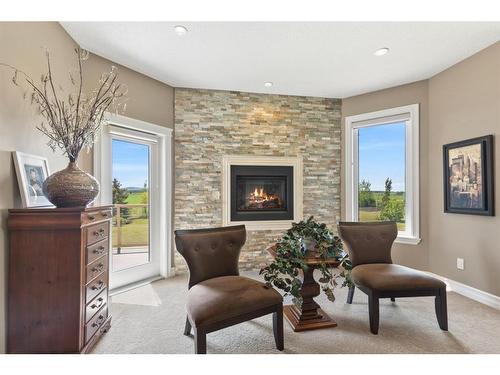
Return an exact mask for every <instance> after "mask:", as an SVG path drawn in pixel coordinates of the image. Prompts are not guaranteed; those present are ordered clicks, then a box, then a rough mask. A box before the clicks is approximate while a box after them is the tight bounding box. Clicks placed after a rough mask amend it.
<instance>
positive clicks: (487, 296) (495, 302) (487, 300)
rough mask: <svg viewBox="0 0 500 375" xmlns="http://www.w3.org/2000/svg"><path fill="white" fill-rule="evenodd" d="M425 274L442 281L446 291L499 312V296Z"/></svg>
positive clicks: (438, 276)
mask: <svg viewBox="0 0 500 375" xmlns="http://www.w3.org/2000/svg"><path fill="white" fill-rule="evenodd" d="M427 274H429V275H431V276H434V277H436V278H438V279H440V280H442V281H444V282H445V283H446V286H447V288H446V289H447V290H448V291H453V292H455V293H458V294H461V295H462V296H464V297H467V298H470V299H472V300H474V301H477V302H479V303H482V304H484V305H487V306H490V307H492V308H494V309H497V310H500V297H499V296H496V295H494V294H491V293H488V292H485V291H483V290H480V289H476V288H474V287H472V286H469V285H465V284H462V283H460V282H458V281H455V280H451V279H448V278H447V277H444V276H440V275H436V274H435V273H432V272H427Z"/></svg>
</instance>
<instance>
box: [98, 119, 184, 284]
mask: <svg viewBox="0 0 500 375" xmlns="http://www.w3.org/2000/svg"><path fill="white" fill-rule="evenodd" d="M109 125H114V126H119V127H123V128H125V129H129V130H135V131H140V132H148V133H151V134H152V135H154V136H156V137H157V138H158V150H157V153H158V164H159V173H158V185H159V186H160V189H159V207H160V210H159V215H158V218H157V220H159V222H160V223H159V228H162V229H163V230H160V233H159V248H160V249H159V253H160V276H161V277H170V276H173V275H174V274H175V271H174V268H173V267H172V263H173V262H172V251H171V250H172V248H171V244H172V215H171V209H172V160H171V155H172V129H169V128H166V127H163V126H159V125H155V124H151V123H148V122H144V121H141V120H136V119H132V118H129V117H125V116H121V115H115V114H112V113H107V114H106V119H105V122H104V123H103V126H101V129H100V132H99V134H98V136H97V142H96V143H95V144H94V152H93V159H94V163H93V164H94V177H95V178H96V179H97V180H98V181H99V182H101V181H103V180H104V177H105V176H106V177H107V176H109V175H110V174H111V166H110V165H107V164H105V163H102V161H103V160H111V145H103V140H104V139H107V137H105V136H104V135H105V134H106V132H108V126H109ZM162 186H163V187H164V188H161V187H162ZM107 197H111V186H107V185H106V184H101V193H100V194H99V196H98V197H97V199H96V204H101V205H106V204H112V202H111V201H110V199H109V198H107ZM110 272H111V270H110ZM110 274H111V273H110Z"/></svg>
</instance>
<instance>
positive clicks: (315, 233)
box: [260, 216, 352, 304]
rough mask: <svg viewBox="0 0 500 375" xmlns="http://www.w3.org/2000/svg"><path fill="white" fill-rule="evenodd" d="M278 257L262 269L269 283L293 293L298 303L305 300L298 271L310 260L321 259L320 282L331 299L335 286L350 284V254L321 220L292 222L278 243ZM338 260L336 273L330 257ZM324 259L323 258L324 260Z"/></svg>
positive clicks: (304, 269)
mask: <svg viewBox="0 0 500 375" xmlns="http://www.w3.org/2000/svg"><path fill="white" fill-rule="evenodd" d="M275 252H276V256H275V258H274V260H273V261H272V262H271V264H269V265H268V266H266V267H264V268H262V269H261V270H260V274H261V275H263V277H264V280H265V281H266V283H267V284H268V285H273V286H275V287H276V288H278V289H281V290H283V291H284V292H285V295H292V296H293V301H294V303H295V304H301V303H302V297H301V295H300V288H301V286H302V281H301V279H300V278H299V271H300V270H302V271H307V270H308V267H309V265H308V264H307V259H308V258H310V257H314V258H315V260H319V263H318V264H316V267H317V268H318V269H319V271H320V274H321V276H320V278H319V279H318V282H319V284H320V286H321V289H322V291H323V292H324V293H325V294H326V296H327V298H328V299H329V300H330V301H332V302H333V301H335V294H334V289H335V288H336V287H337V286H338V285H339V281H338V279H339V278H340V279H342V283H341V286H342V287H344V286H351V285H352V280H351V269H352V265H351V262H350V260H349V256H348V254H347V253H346V252H344V250H343V244H342V240H341V239H340V238H339V237H338V236H336V235H334V234H333V232H332V231H331V230H330V229H328V227H327V226H326V224H324V223H318V222H317V221H316V220H314V217H313V216H311V217H309V218H308V219H307V220H302V221H300V222H298V223H293V224H292V227H291V228H290V229H289V230H287V231H286V232H285V234H284V235H283V236H282V237H281V239H280V240H279V241H278V242H277V244H276V249H275ZM331 258H336V259H337V260H338V261H339V263H340V264H339V269H340V272H335V271H334V269H333V268H332V266H331V265H329V264H331V263H330V262H327V260H328V259H330V260H331ZM322 260H323V261H322Z"/></svg>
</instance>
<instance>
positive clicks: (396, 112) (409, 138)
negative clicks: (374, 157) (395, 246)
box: [344, 104, 420, 245]
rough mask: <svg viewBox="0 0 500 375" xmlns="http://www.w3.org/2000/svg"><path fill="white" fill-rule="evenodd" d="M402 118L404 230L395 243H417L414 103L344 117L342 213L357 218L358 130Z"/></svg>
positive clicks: (417, 123)
mask: <svg viewBox="0 0 500 375" xmlns="http://www.w3.org/2000/svg"><path fill="white" fill-rule="evenodd" d="M402 121H405V122H406V148H405V149H406V155H405V162H406V166H405V167H406V171H405V185H406V186H405V190H406V199H405V202H406V207H405V211H406V217H405V223H406V230H405V231H404V232H398V237H397V239H396V242H398V243H405V244H412V245H416V244H418V243H419V242H420V182H419V178H420V176H419V171H420V159H419V133H420V130H419V129H420V121H419V105H418V104H412V105H407V106H402V107H397V108H390V109H384V110H381V111H376V112H370V113H363V114H359V115H355V116H348V117H346V118H345V162H344V167H345V181H346V183H345V188H346V190H345V191H346V194H345V196H346V205H345V216H346V220H348V221H358V185H359V176H358V171H359V166H358V156H359V154H358V129H360V128H364V127H369V126H375V125H382V124H390V123H397V122H402Z"/></svg>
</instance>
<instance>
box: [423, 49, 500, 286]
mask: <svg viewBox="0 0 500 375" xmlns="http://www.w3.org/2000/svg"><path fill="white" fill-rule="evenodd" d="M429 102H430V111H429V121H430V132H429V137H428V139H429V149H428V152H429V179H428V184H429V191H430V192H432V194H429V202H428V203H429V216H428V221H429V240H430V246H429V270H430V271H432V272H434V273H437V274H439V275H443V276H446V277H449V278H450V279H452V280H456V281H459V282H462V283H464V284H467V285H471V286H473V287H475V288H478V289H481V290H484V291H487V292H490V293H493V294H495V295H497V296H500V209H499V208H498V207H499V205H498V203H497V204H496V216H495V217H482V216H474V215H458V214H445V213H444V212H443V170H442V146H443V144H446V143H451V142H455V141H460V140H464V139H468V138H474V137H479V136H482V135H487V134H493V135H494V136H495V145H494V149H495V162H494V166H495V169H496V171H495V172H496V176H495V197H496V201H497V202H498V201H499V200H500V169H499V167H500V42H499V43H496V44H495V45H493V46H491V47H489V48H487V49H484V50H483V51H481V52H479V53H477V54H476V55H474V56H472V57H470V58H468V59H467V60H464V61H462V62H460V63H458V64H457V65H455V66H453V67H451V68H449V69H447V70H446V71H444V72H442V73H440V74H438V75H436V76H435V77H433V78H431V79H430V80H429ZM457 257H460V258H464V259H465V270H463V271H460V270H457V268H456V259H457Z"/></svg>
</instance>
